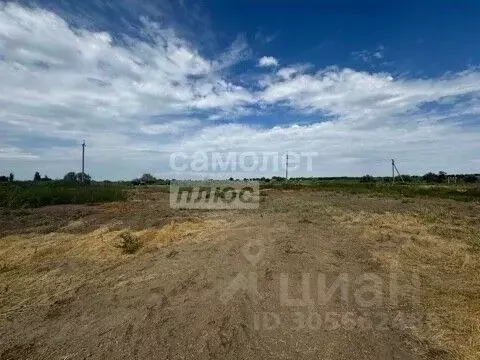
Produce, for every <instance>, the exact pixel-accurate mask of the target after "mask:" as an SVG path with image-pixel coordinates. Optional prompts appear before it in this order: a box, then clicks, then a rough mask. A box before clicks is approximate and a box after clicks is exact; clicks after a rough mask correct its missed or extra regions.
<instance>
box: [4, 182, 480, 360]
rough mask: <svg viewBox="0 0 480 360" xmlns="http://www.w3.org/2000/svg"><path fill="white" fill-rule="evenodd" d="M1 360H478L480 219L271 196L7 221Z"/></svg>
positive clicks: (148, 195) (452, 210)
mask: <svg viewBox="0 0 480 360" xmlns="http://www.w3.org/2000/svg"><path fill="white" fill-rule="evenodd" d="M0 211H1V220H0V226H1V229H0V230H1V233H0V236H1V237H0V290H1V291H0V313H1V315H0V358H1V359H38V358H49V359H50V358H51V359H83V358H87V357H92V358H105V359H107V358H108V359H111V358H128V359H134V358H139V359H143V358H152V359H153V358H155V359H194V358H202V359H217V358H218V359H254V358H258V359H270V358H271V359H278V358H285V359H287V358H298V359H303V358H312V359H430V358H431V359H478V358H480V330H479V328H480V275H479V274H480V272H479V270H480V204H479V203H478V202H460V201H454V200H448V199H423V198H409V199H402V198H399V199H392V198H384V197H379V196H375V197H370V196H369V195H368V194H347V193H342V192H339V193H337V192H333V191H329V192H322V191H311V190H264V193H263V196H262V202H261V206H260V209H258V210H248V211H239V210H237V211H193V210H172V209H170V208H169V204H168V194H167V193H165V192H161V191H155V189H153V190H152V188H143V189H139V190H135V192H134V193H133V192H132V193H131V194H130V200H129V201H127V202H122V203H116V202H114V203H109V204H102V205H94V206H87V205H58V206H49V207H43V208H38V209H13V210H7V209H4V210H1V209H0Z"/></svg>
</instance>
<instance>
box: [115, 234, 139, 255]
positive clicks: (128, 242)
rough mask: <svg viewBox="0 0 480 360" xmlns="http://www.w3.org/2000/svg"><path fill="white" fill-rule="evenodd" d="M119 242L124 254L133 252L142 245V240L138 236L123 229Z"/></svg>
mask: <svg viewBox="0 0 480 360" xmlns="http://www.w3.org/2000/svg"><path fill="white" fill-rule="evenodd" d="M120 239H121V242H120V244H119V245H118V247H119V248H121V249H122V250H123V252H124V253H125V254H134V253H136V252H137V250H138V249H140V247H141V246H142V242H141V241H140V239H139V238H138V236H135V235H133V234H132V233H131V232H129V231H125V232H123V233H121V234H120Z"/></svg>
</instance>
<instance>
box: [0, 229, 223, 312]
mask: <svg viewBox="0 0 480 360" xmlns="http://www.w3.org/2000/svg"><path fill="white" fill-rule="evenodd" d="M76 225H77V224H70V227H72V226H76ZM223 225H224V222H223V221H222V220H198V221H194V220H190V221H183V222H182V221H179V222H171V223H170V224H167V225H166V226H164V227H162V228H160V229H156V228H149V229H145V230H141V231H136V232H134V231H130V230H129V229H121V230H112V229H110V228H109V227H107V226H103V227H100V228H98V229H96V230H94V231H92V232H90V233H87V234H82V235H79V234H71V233H65V232H53V233H50V234H36V233H30V234H17V235H12V236H7V237H4V238H2V247H1V248H0V284H2V286H4V288H3V289H2V290H8V292H7V291H2V292H1V293H0V310H1V313H2V316H7V317H8V316H9V313H11V312H14V311H16V312H18V311H22V309H23V310H25V311H27V310H28V308H29V307H31V306H48V305H49V304H51V303H52V302H54V301H55V300H57V299H62V298H65V297H68V296H70V295H72V294H73V293H74V292H75V291H76V290H77V289H78V288H79V287H81V286H82V285H83V284H85V283H86V282H88V281H89V280H90V279H92V278H96V277H98V273H99V272H101V271H102V269H104V268H106V267H108V266H111V265H115V264H121V263H122V262H124V261H128V259H129V257H131V256H135V255H125V254H124V253H123V252H122V251H121V249H119V248H118V246H117V245H118V243H119V240H120V239H119V235H120V234H122V233H123V232H125V231H130V232H131V233H133V234H134V235H136V236H138V237H139V239H140V240H141V241H142V243H143V245H144V249H143V250H142V251H148V248H149V247H155V248H158V247H162V246H165V245H167V244H171V243H172V242H177V241H185V240H188V241H204V239H205V238H207V237H208V236H209V235H211V234H213V233H214V232H216V231H218V230H219V229H221V228H222V227H223Z"/></svg>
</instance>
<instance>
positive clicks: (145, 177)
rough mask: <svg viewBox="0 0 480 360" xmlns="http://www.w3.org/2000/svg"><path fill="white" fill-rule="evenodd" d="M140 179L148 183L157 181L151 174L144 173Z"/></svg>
mask: <svg viewBox="0 0 480 360" xmlns="http://www.w3.org/2000/svg"><path fill="white" fill-rule="evenodd" d="M140 181H141V182H144V183H146V184H153V183H154V182H155V181H156V179H155V177H154V176H153V175H151V174H143V175H142V177H141V178H140Z"/></svg>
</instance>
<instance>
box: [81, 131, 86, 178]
mask: <svg viewBox="0 0 480 360" xmlns="http://www.w3.org/2000/svg"><path fill="white" fill-rule="evenodd" d="M84 174H85V140H83V144H82V175H81V176H82V177H81V179H82V182H83V177H84Z"/></svg>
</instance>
